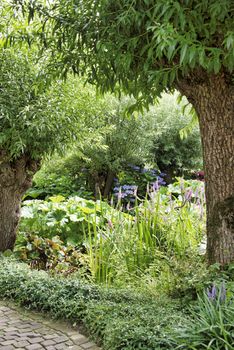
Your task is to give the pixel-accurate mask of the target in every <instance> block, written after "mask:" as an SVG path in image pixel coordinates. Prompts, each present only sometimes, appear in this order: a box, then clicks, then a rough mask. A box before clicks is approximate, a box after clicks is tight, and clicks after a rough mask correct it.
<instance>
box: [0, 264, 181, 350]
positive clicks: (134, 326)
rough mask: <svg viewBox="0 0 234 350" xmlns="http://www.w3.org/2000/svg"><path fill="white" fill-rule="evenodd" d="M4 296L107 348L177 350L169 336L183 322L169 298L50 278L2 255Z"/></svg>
mask: <svg viewBox="0 0 234 350" xmlns="http://www.w3.org/2000/svg"><path fill="white" fill-rule="evenodd" d="M0 296H1V298H2V299H3V298H7V299H12V300H14V301H16V302H18V303H19V304H20V305H23V306H27V307H28V308H32V309H36V310H39V311H45V312H49V313H50V314H51V316H53V317H56V318H62V319H67V320H69V321H71V322H72V323H74V322H76V323H82V324H83V325H84V326H85V328H86V330H87V331H88V333H89V334H90V336H92V337H93V339H95V340H96V341H99V342H101V343H102V346H103V349H106V350H120V349H124V350H133V349H141V350H159V349H164V350H165V349H167V350H170V349H174V345H175V344H174V343H173V340H172V339H171V334H172V333H173V330H175V328H177V327H180V326H181V325H182V323H184V320H185V316H184V314H183V313H182V312H181V310H179V305H178V304H176V303H172V301H171V300H170V301H169V300H167V299H164V298H161V299H159V300H158V299H157V300H155V299H154V298H152V297H150V296H147V295H140V294H139V293H138V294H134V293H133V292H131V291H129V290H127V291H126V290H116V289H106V288H102V287H100V286H96V285H88V284H85V283H84V282H82V281H79V280H77V279H74V278H71V277H69V278H63V277H56V278H55V277H50V276H49V275H48V274H47V273H46V272H44V271H35V270H31V269H30V268H29V267H28V265H26V264H24V263H19V262H17V261H14V260H12V259H9V258H4V257H1V258H0Z"/></svg>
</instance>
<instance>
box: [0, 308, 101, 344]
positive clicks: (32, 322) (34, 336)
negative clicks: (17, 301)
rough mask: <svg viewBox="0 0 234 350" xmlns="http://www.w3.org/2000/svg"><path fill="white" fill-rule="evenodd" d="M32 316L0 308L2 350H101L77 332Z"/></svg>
mask: <svg viewBox="0 0 234 350" xmlns="http://www.w3.org/2000/svg"><path fill="white" fill-rule="evenodd" d="M31 315H32V317H30V316H31ZM31 315H29V314H28V313H27V314H24V312H23V311H19V310H18V309H16V308H14V307H12V306H2V305H0V349H1V350H15V349H18V350H23V349H26V350H40V349H47V350H68V349H70V350H101V349H100V348H99V347H97V346H96V345H95V344H94V343H93V342H91V341H89V340H88V339H87V338H86V337H85V336H84V335H82V334H80V333H79V332H78V331H77V330H74V329H72V328H69V327H68V326H67V325H65V324H61V323H60V324H59V325H58V324H57V323H56V322H52V321H49V322H48V321H47V322H46V321H45V322H44V321H43V320H42V319H40V320H38V318H35V317H33V314H31Z"/></svg>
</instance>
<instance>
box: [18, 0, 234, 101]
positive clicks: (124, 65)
mask: <svg viewBox="0 0 234 350" xmlns="http://www.w3.org/2000/svg"><path fill="white" fill-rule="evenodd" d="M17 3H23V4H25V5H28V2H27V1H23V0H21V1H17ZM41 4H42V2H41V1H39V0H38V1H35V2H34V3H31V2H30V3H29V8H30V14H29V17H30V18H31V19H32V17H33V13H34V11H33V9H37V10H38V11H37V13H38V14H39V16H41V19H42V22H43V21H44V18H45V17H46V18H48V17H49V16H48V14H50V19H51V21H49V25H48V26H47V27H46V26H44V25H43V26H42V27H41V29H38V32H39V33H40V32H43V33H44V38H45V39H46V38H47V39H48V44H50V45H48V49H49V50H48V51H49V52H53V62H54V61H55V62H56V61H57V63H60V64H61V63H62V65H63V73H64V74H65V73H66V72H67V71H68V70H69V69H70V68H72V69H73V70H74V72H76V73H77V72H79V73H80V74H83V73H84V72H86V73H87V77H88V80H89V81H93V82H95V83H98V85H99V87H100V89H101V90H102V91H106V90H111V89H113V88H114V87H117V88H118V87H121V88H123V89H124V90H125V91H127V92H128V93H131V94H133V95H134V96H136V97H138V98H140V94H141V93H142V94H143V98H144V99H145V100H147V101H152V99H153V98H154V97H155V95H157V96H158V95H159V94H160V93H161V92H162V91H163V90H164V89H165V88H169V89H171V88H174V86H175V85H176V84H177V83H178V85H179V81H182V80H183V77H188V78H190V79H191V80H190V82H191V83H193V77H194V79H195V77H199V76H200V75H201V74H203V75H206V73H207V72H208V73H211V74H217V73H219V72H220V71H221V70H227V71H229V72H232V71H233V68H234V66H233V61H234V56H233V55H234V50H233V48H234V34H233V13H234V9H233V4H232V2H230V1H229V0H223V1H222V2H220V1H217V0H212V1H198V0H195V1H194V0H186V1H184V2H178V1H164V0H160V1H157V3H155V2H154V1H153V0H147V1H141V2H140V3H139V2H137V1H132V0H127V1H125V0H124V1H123V0H120V1H118V2H113V1H101V0H100V1H96V2H93V1H92V0H90V1H85V3H84V2H83V1H77V0H76V1H74V0H68V1H67V0H57V1H55V2H53V3H52V4H51V6H50V10H47V9H46V8H44V9H43V5H42V6H40V5H41ZM43 24H44V23H43ZM77 33H79V34H78V35H77ZM55 64H56V63H55Z"/></svg>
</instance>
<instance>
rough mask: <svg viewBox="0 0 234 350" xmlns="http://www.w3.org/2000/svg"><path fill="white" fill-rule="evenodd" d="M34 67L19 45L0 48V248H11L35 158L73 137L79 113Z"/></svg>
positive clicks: (38, 159)
mask: <svg viewBox="0 0 234 350" xmlns="http://www.w3.org/2000/svg"><path fill="white" fill-rule="evenodd" d="M35 67H36V66H33V65H32V64H31V63H30V60H29V57H27V56H26V55H25V54H24V53H22V52H20V51H19V50H15V51H14V50H13V49H1V50H0V252H1V251H5V250H7V249H13V247H14V244H15V239H16V231H17V226H18V222H19V218H20V204H21V199H22V197H23V195H24V194H25V192H26V191H27V189H28V188H29V187H30V186H31V184H32V178H33V175H34V174H35V172H36V171H37V170H38V169H39V167H40V162H41V159H42V158H43V157H44V156H45V155H46V154H50V153H51V152H53V151H54V150H55V149H56V150H58V149H61V148H62V147H64V145H65V144H66V143H67V142H68V141H69V140H71V139H73V137H74V135H75V133H76V128H77V126H76V120H77V118H79V114H76V113H75V114H73V113H72V111H71V109H70V106H69V105H67V106H66V104H65V103H64V98H63V94H62V91H63V87H62V86H61V84H56V83H55V87H54V88H53V89H47V88H46V86H45V80H46V79H44V77H43V76H41V77H40V74H39V71H38V69H36V68H35ZM39 68H40V69H41V68H42V67H39ZM71 93H72V92H71ZM68 104H69V103H68Z"/></svg>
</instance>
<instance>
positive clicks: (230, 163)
mask: <svg viewBox="0 0 234 350" xmlns="http://www.w3.org/2000/svg"><path fill="white" fill-rule="evenodd" d="M204 78H205V79H197V80H196V79H195V78H193V77H192V78H191V81H186V82H185V81H182V82H181V83H180V84H178V87H179V90H180V91H181V92H182V93H183V94H184V95H186V96H187V98H188V100H189V101H190V102H191V103H192V104H193V106H194V107H195V109H196V111H197V114H198V117H199V124H200V131H201V139H202V146H203V159H204V170H205V190H206V202H207V257H208V262H209V263H210V264H212V263H220V264H221V265H225V264H228V263H230V262H233V261H234V85H233V83H232V81H230V80H229V79H228V78H227V77H226V76H225V74H224V73H222V74H219V75H215V76H214V75H213V76H206V77H204Z"/></svg>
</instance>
